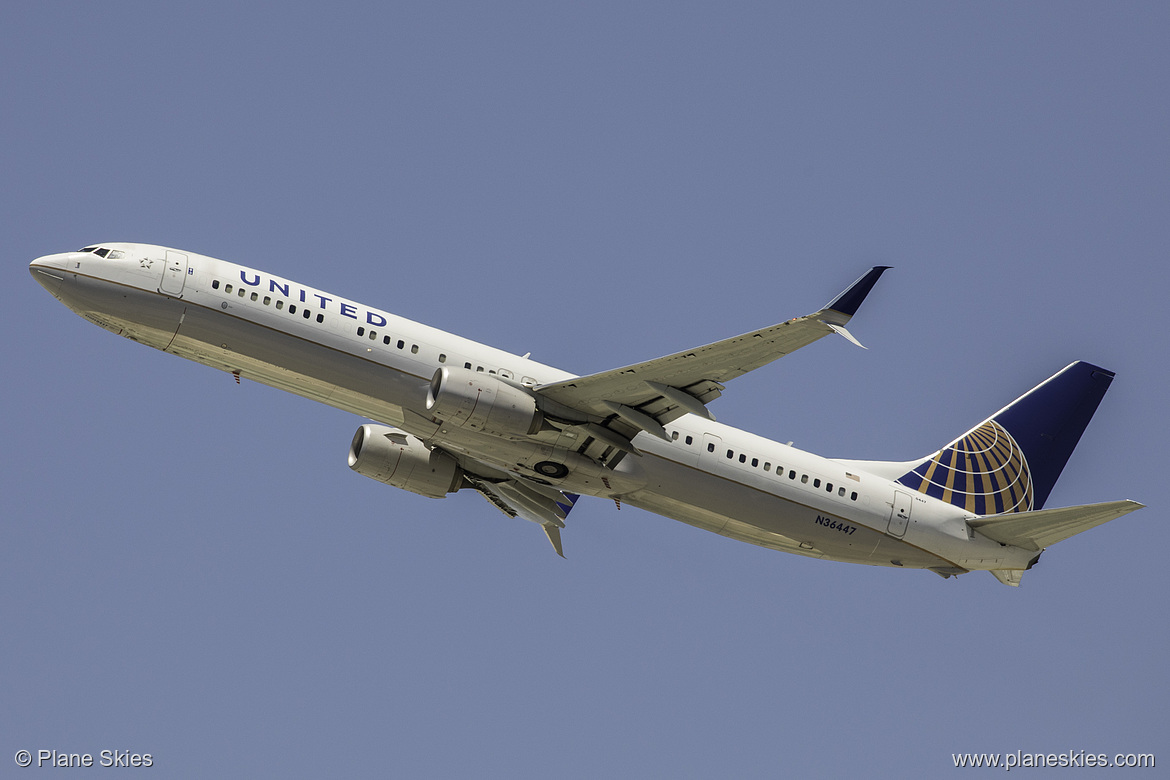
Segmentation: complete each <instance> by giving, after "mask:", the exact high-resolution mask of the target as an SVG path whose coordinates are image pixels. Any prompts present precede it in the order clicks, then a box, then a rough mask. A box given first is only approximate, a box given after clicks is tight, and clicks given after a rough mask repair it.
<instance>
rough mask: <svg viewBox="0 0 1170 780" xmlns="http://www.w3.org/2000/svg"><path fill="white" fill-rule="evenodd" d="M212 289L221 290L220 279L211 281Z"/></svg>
mask: <svg viewBox="0 0 1170 780" xmlns="http://www.w3.org/2000/svg"><path fill="white" fill-rule="evenodd" d="M211 289H213V290H218V289H219V279H212V280H211Z"/></svg>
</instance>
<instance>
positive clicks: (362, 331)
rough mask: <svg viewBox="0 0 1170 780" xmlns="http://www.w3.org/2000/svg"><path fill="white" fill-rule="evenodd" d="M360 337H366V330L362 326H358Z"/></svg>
mask: <svg viewBox="0 0 1170 780" xmlns="http://www.w3.org/2000/svg"><path fill="white" fill-rule="evenodd" d="M358 335H359V336H364V335H366V329H365V328H363V327H362V326H361V325H358Z"/></svg>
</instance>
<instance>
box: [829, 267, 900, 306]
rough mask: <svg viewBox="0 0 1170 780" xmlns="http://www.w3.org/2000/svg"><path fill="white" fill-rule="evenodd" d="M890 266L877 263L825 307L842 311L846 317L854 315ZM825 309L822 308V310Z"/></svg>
mask: <svg viewBox="0 0 1170 780" xmlns="http://www.w3.org/2000/svg"><path fill="white" fill-rule="evenodd" d="M889 268H890V266H888V265H875V266H874V267H873V268H871V269H869V270H868V271H866V272H865V273H864V274H863V275H862V277H861V278H860V279H858V280H857V281H856V282H854V283H853V284H851V285H849V288H848V289H847V290H845V292H843V293H841V294H840V295H838V296H837V297H836V298H834V299H833V300H832V301H830V302H829V303H828V304H826V305H825V309H830V310H832V311H835V312H840V313H841V314H844V315H845V316H846V317H852V316H853V315H854V314H856V313H857V310H858V309H859V308H860V307H861V302H862V301H864V300H865V296H867V295H869V291H870V290H872V289H873V286H874V285H875V284H877V280H878V279H880V278H881V275H882V274H883V273H885V272H886V271H887V270H889ZM825 309H822V311H824V310H825Z"/></svg>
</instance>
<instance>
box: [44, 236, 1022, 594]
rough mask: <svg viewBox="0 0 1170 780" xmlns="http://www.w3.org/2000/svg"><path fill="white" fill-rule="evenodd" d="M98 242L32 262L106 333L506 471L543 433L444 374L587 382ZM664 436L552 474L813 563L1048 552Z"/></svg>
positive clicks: (864, 492) (871, 488)
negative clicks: (437, 398) (478, 405)
mask: <svg viewBox="0 0 1170 780" xmlns="http://www.w3.org/2000/svg"><path fill="white" fill-rule="evenodd" d="M102 246H103V247H106V248H108V249H110V250H112V251H111V252H110V253H109V254H110V256H108V257H99V256H97V255H95V254H93V253H92V252H87V253H66V254H60V255H51V256H48V257H43V258H39V259H38V260H36V261H34V262H33V264H32V266H31V269H30V270H31V271H32V273H33V275H34V277H36V278H37V280H38V281H39V282H40V283H41V284H42V285H44V286H45V287H46V288H47V289H49V291H50V292H52V293H53V294H54V295H55V296H57V297H58V298H59V299H60V300H61V301H62V302H63V303H65V304H66V305H67V306H69V308H71V309H72V310H73V311H75V312H77V313H78V314H79V315H81V316H83V317H85V318H86V319H88V320H90V321H92V322H94V323H96V324H98V325H100V326H101V327H103V328H106V329H107V330H110V331H112V332H114V333H117V334H119V335H122V336H125V337H127V338H131V339H133V340H135V341H139V342H141V343H143V344H147V345H149V346H151V347H155V348H157V349H161V350H163V351H166V352H170V353H172V354H176V355H179V356H181V357H185V358H189V359H191V360H195V361H198V362H200V363H203V364H205V365H209V366H212V367H213V368H218V369H221V370H224V371H228V372H231V373H234V374H237V375H240V376H243V377H245V378H248V379H251V380H253V381H256V382H262V383H264V384H268V385H271V386H273V387H277V388H280V389H282V390H288V391H289V392H292V393H296V394H298V395H302V396H304V397H306V398H311V399H313V400H316V401H321V402H323V403H327V404H330V405H331V406H335V407H337V408H340V409H344V410H346V411H349V412H353V413H355V414H359V415H362V416H364V417H368V418H370V419H372V420H375V421H378V422H382V423H386V424H389V425H393V426H396V427H399V428H401V429H403V430H405V431H407V432H408V433H410V434H412V435H414V436H416V437H418V438H420V439H422V440H423V441H425V442H427V443H428V444H430V445H433V446H437V447H440V448H442V449H443V450H446V451H448V452H450V453H453V454H456V455H458V456H462V457H464V458H466V459H469V460H471V461H474V462H479V463H484V464H488V465H489V466H490V467H492V468H494V469H497V470H499V471H505V472H512V473H515V474H517V475H521V476H524V475H531V473H532V472H531V471H528V470H527V469H529V468H530V467H531V465H532V464H533V463H536V462H539V461H541V460H545V459H547V458H548V457H549V456H550V454H552V452H551V449H552V448H551V446H550V445H549V443H547V442H542V441H539V440H535V439H531V438H529V437H522V436H518V437H507V436H499V435H493V434H487V433H483V432H477V431H468V430H465V429H456V428H448V427H446V426H444V425H443V424H442V423H440V422H438V421H436V420H435V419H433V418H432V417H430V416H429V415H428V413H427V410H426V403H425V400H426V396H427V389H428V386H429V383H430V381H431V377H432V375H433V374H434V372H435V370H436V369H437V368H439V367H441V366H444V365H447V366H459V367H467V368H471V369H472V370H475V371H483V372H485V373H489V372H490V373H493V374H495V375H497V376H499V377H501V378H504V379H507V380H510V381H513V382H516V383H520V384H522V385H524V386H530V387H538V386H540V385H544V384H548V383H551V382H557V381H561V380H565V379H569V378H572V377H573V376H574V375H573V374H570V373H568V372H565V371H561V370H559V369H556V368H553V367H551V366H546V365H543V364H541V363H537V362H535V361H532V360H528V359H526V358H525V357H520V356H517V355H513V354H510V353H508V352H504V351H502V350H498V349H494V348H492V347H489V346H485V345H483V344H478V343H476V342H474V341H470V340H468V339H465V338H462V337H459V336H456V335H453V334H450V333H446V332H443V331H441V330H437V329H435V328H431V327H428V326H426V325H422V324H420V323H417V322H413V321H411V320H407V319H403V318H401V317H398V316H395V315H394V314H392V313H390V312H387V311H383V310H381V309H375V308H372V307H369V306H366V305H364V304H360V303H357V302H355V301H352V300H351V299H349V298H344V297H341V296H338V295H333V294H330V293H325V292H323V291H321V290H316V289H313V288H310V287H306V286H304V285H301V284H298V283H296V282H292V281H290V280H287V279H282V278H280V277H276V276H272V275H271V274H267V273H264V272H261V271H257V270H254V269H251V268H247V267H244V266H240V265H236V264H234V263H229V262H225V261H222V260H216V259H213V258H210V257H203V256H200V255H197V254H193V253H190V252H179V251H176V250H171V249H167V248H164V247H158V246H152V245H146V244H103V245H102ZM115 253H121V256H120V257H114V256H113V255H114V254H115ZM666 429H667V432H668V433H669V434H670V436H671V441H669V442H668V441H664V440H662V439H659V438H657V437H653V436H649V435H647V434H644V433H643V434H639V435H638V436H637V438H636V440H635V444H636V446H637V448H638V449H639V450H640V451H641V452H642V453H643V454H642V456H641V457H637V456H632V455H631V456H629V457H626V458H624V459H623V460H622V461H621V462H620V463H619V464H618V466H617V468H615V469H609V468H606V467H604V466H601V465H599V464H596V463H594V462H592V461H590V460H589V459H587V458H584V457H582V456H577V460H576V461H573V462H568V465H570V466H571V468H570V470H569V474H568V475H567V476H566V477H564V478H563V479H560V480H551V482H552V483H553V485H554V486H555V487H556V488H558V489H560V490H564V491H568V492H573V493H582V494H587V495H594V496H603V497H607V498H617V499H620V500H621V501H622V502H625V503H628V504H631V505H634V506H637V507H641V508H643V509H647V510H649V511H652V512H656V513H658V514H661V515H665V516H667V517H670V518H673V519H675V520H679V521H681V522H684V523H688V524H690V525H694V526H697V527H700V528H704V529H707V530H709V531H713V532H715V533H718V534H721V535H724V536H728V537H731V538H734V539H739V540H742V541H746V542H750V543H752V544H757V545H761V546H764V547H769V548H773V549H778V550H783V551H786V552H791V553H796V554H800V555H806V556H810V557H815V558H825V559H832V560H840V561H849V562H853V563H867V564H872V565H879V566H904V567H908V568H930V569H934V570H936V571H938V572H940V573H944V574H957V573H960V572H962V571H965V570H975V569H1023V568H1025V567H1026V566H1027V565H1028V562H1029V560H1030V559H1032V558H1033V557H1034V556H1035V552H1034V551H1028V550H1024V549H1022V548H1018V547H1012V546H1005V545H1002V544H999V543H997V542H994V541H991V540H989V539H987V538H985V537H983V536H982V535H980V534H977V533H975V532H973V531H972V530H971V529H970V527H969V526H968V525H967V522H966V521H967V520H968V519H969V518H971V517H972V515H971V514H970V513H968V512H965V511H963V510H962V509H960V508H958V507H955V506H952V505H950V504H946V503H943V502H941V501H939V500H937V499H934V498H931V497H929V496H926V495H924V494H922V493H919V492H916V491H911V490H909V489H907V488H905V487H904V486H902V485H900V484H898V483H896V482H894V481H892V480H891V479H888V478H887V477H886V476H878V475H876V474H873V473H867V472H865V471H863V470H862V469H861V468H860V467H859V466H858V465H857V464H850V463H846V462H843V461H838V460H832V459H829V458H823V457H819V456H817V455H813V454H811V453H808V452H803V451H801V450H798V449H795V448H793V447H790V446H787V445H784V444H781V443H779V442H775V441H770V440H768V439H765V438H762V437H760V436H756V435H754V434H751V433H748V432H746V431H743V430H739V429H736V428H733V427H731V426H727V425H722V424H719V423H716V422H713V421H710V420H707V419H703V418H701V417H697V416H694V415H686V416H684V417H681V418H679V419H677V420H675V421H674V422H672V423H670V424H668V425H667V426H666ZM560 454H561V455H562V456H563V455H565V453H563V452H562V453H560ZM570 460H571V458H570Z"/></svg>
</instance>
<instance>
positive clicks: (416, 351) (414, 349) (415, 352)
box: [410, 344, 418, 355]
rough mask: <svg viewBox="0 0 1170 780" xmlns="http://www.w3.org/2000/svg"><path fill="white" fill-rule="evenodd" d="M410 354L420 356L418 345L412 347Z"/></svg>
mask: <svg viewBox="0 0 1170 780" xmlns="http://www.w3.org/2000/svg"><path fill="white" fill-rule="evenodd" d="M410 354H412V355H417V354H418V344H411V345H410Z"/></svg>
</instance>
